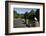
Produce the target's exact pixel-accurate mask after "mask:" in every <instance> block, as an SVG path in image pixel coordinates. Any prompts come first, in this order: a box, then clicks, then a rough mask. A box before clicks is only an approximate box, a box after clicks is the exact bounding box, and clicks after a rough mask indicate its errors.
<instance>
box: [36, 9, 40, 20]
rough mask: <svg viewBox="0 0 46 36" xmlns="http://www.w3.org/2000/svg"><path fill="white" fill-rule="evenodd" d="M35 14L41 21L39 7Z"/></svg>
mask: <svg viewBox="0 0 46 36" xmlns="http://www.w3.org/2000/svg"><path fill="white" fill-rule="evenodd" d="M35 16H36V18H37V19H38V21H39V9H37V10H36V12H35Z"/></svg>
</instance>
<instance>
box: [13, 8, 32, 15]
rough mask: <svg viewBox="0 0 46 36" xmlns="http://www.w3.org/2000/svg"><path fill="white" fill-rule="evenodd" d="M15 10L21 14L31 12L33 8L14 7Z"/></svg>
mask: <svg viewBox="0 0 46 36" xmlns="http://www.w3.org/2000/svg"><path fill="white" fill-rule="evenodd" d="M14 10H15V11H17V13H19V14H21V13H25V12H30V11H31V10H32V8H14Z"/></svg>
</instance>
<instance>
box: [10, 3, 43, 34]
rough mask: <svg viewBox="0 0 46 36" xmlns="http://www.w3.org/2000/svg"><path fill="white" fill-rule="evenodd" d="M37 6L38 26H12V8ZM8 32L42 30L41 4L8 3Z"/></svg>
mask: <svg viewBox="0 0 46 36" xmlns="http://www.w3.org/2000/svg"><path fill="white" fill-rule="evenodd" d="M14 7H17V8H39V9H40V27H31V28H13V8H14ZM9 19H10V21H9V33H15V32H16V33H17V32H34V31H43V6H42V5H38V4H35V5H34V4H21V3H20V4H19V3H14V4H13V3H9Z"/></svg>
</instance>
